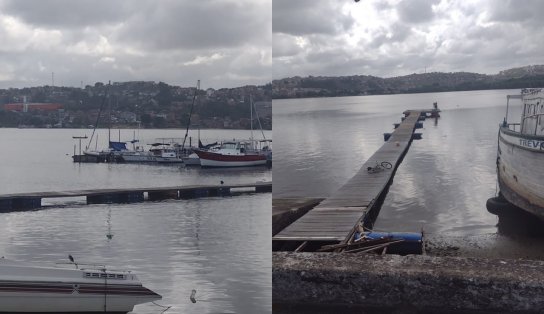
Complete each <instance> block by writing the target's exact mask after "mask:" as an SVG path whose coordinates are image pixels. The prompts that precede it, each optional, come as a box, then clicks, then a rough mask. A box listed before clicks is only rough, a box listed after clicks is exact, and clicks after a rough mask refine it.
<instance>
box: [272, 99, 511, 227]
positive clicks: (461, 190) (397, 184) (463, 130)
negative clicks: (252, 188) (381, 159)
mask: <svg viewBox="0 0 544 314" xmlns="http://www.w3.org/2000/svg"><path fill="white" fill-rule="evenodd" d="M514 92H516V91H474V92H450V93H429V94H411V95H390V96H364V97H338V98H325V99H322V98H319V99H302V100H300V99H296V100H280V101H274V109H273V110H274V132H275V133H276V134H275V137H276V138H277V139H278V140H277V141H276V143H275V149H276V152H275V158H276V165H275V167H274V169H273V171H274V181H275V182H274V197H278V198H281V197H327V196H329V195H331V193H333V192H334V191H336V190H337V189H338V188H340V186H342V185H343V184H344V183H345V182H347V181H348V180H349V179H350V178H351V177H352V176H353V175H354V174H355V173H356V171H358V170H359V169H360V167H361V166H362V164H363V162H364V161H366V160H367V159H368V158H369V157H370V156H371V155H372V154H373V153H374V152H375V151H376V150H377V149H378V148H379V147H380V146H381V145H382V144H383V138H382V133H386V132H391V131H392V130H393V123H398V122H400V117H401V114H402V112H403V111H404V110H406V109H418V108H431V107H432V104H433V102H435V101H438V106H439V108H440V109H442V114H441V118H439V119H427V121H425V122H424V124H423V126H424V127H423V129H420V130H418V131H417V132H421V133H423V139H422V140H419V141H414V142H413V143H412V146H411V148H410V150H409V152H408V154H407V155H406V156H405V158H404V161H403V162H402V164H401V165H400V167H399V168H398V170H397V174H396V175H395V178H394V181H393V184H392V186H391V187H390V191H389V193H388V195H387V197H386V198H385V200H384V204H383V206H382V209H381V211H380V215H379V218H378V220H377V221H376V223H375V225H374V228H375V229H378V230H387V231H419V230H420V229H423V230H425V231H426V232H430V233H443V232H449V233H453V234H483V233H489V232H496V230H497V229H496V222H497V218H496V216H494V215H491V214H490V213H488V212H487V210H486V208H485V203H486V200H487V198H489V197H491V196H493V195H494V194H495V192H496V173H495V158H496V142H497V131H498V124H499V123H500V122H501V121H502V119H503V117H504V113H505V98H506V97H505V96H506V95H507V94H512V93H514ZM512 108H515V106H512ZM439 120H440V121H439Z"/></svg>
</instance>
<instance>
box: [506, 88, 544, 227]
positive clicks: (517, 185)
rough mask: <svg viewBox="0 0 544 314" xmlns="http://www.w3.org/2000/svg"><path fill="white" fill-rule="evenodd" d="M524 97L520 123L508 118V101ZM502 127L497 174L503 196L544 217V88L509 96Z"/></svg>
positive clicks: (541, 217)
mask: <svg viewBox="0 0 544 314" xmlns="http://www.w3.org/2000/svg"><path fill="white" fill-rule="evenodd" d="M513 98H521V100H522V110H523V111H522V114H521V121H520V122H519V123H509V122H508V105H509V104H508V102H509V100H510V99H513ZM506 112H507V113H506V117H505V119H504V121H503V123H502V124H501V126H500V128H499V135H498V137H499V139H498V152H497V176H498V181H499V187H500V192H501V195H502V197H504V199H506V201H508V202H509V203H511V204H513V205H515V206H517V207H519V208H521V209H523V210H525V211H527V212H529V213H532V214H534V215H536V216H537V217H539V218H540V219H542V220H544V180H543V179H542V178H543V177H544V92H543V90H542V89H524V90H522V92H521V95H515V96H508V97H507V111H506Z"/></svg>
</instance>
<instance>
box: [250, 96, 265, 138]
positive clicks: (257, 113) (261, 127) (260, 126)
mask: <svg viewBox="0 0 544 314" xmlns="http://www.w3.org/2000/svg"><path fill="white" fill-rule="evenodd" d="M253 108H254V109H255V116H257V122H259V128H260V129H261V134H262V135H263V140H266V136H264V131H263V126H262V124H261V119H259V112H257V107H256V106H255V103H253Z"/></svg>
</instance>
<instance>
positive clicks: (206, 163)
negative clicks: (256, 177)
mask: <svg viewBox="0 0 544 314" xmlns="http://www.w3.org/2000/svg"><path fill="white" fill-rule="evenodd" d="M200 165H201V166H202V167H253V166H262V165H266V159H263V160H254V161H220V160H211V159H202V158H201V159H200Z"/></svg>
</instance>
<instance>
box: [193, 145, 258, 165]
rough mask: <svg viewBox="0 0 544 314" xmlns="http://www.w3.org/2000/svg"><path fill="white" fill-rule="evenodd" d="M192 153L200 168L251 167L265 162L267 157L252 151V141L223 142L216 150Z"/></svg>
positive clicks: (197, 150)
mask: <svg viewBox="0 0 544 314" xmlns="http://www.w3.org/2000/svg"><path fill="white" fill-rule="evenodd" d="M194 152H195V153H196V154H197V155H198V157H199V158H200V165H201V166H202V167H251V166H261V165H266V162H267V156H266V155H265V154H261V153H259V151H257V150H255V149H254V141H225V142H223V143H221V145H220V146H219V147H218V148H216V149H212V150H202V149H195V150H194Z"/></svg>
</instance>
